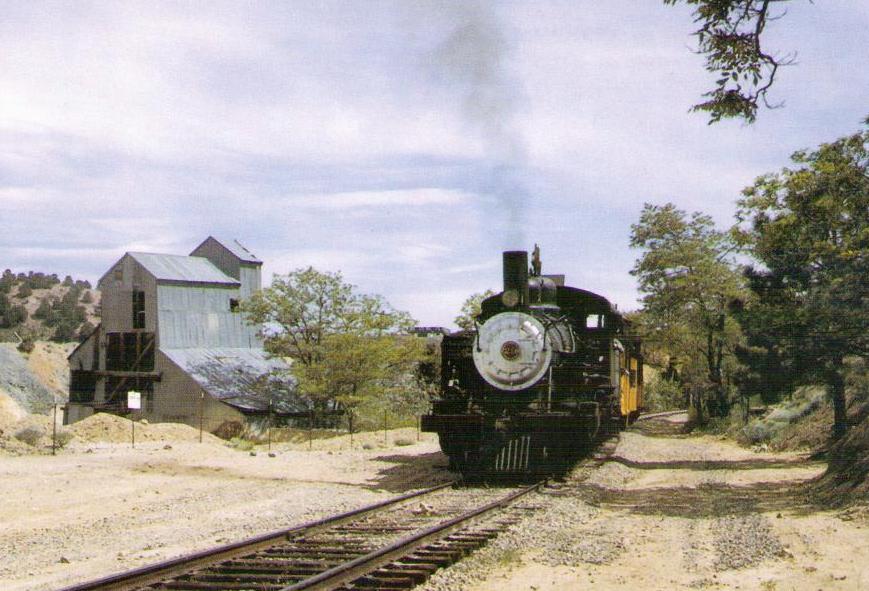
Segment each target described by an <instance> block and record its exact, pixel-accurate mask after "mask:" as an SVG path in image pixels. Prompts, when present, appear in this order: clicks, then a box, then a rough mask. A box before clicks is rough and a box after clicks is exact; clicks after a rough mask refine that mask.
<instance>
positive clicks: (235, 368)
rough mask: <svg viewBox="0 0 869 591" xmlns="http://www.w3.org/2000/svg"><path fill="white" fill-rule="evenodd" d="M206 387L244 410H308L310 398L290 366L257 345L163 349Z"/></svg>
mask: <svg viewBox="0 0 869 591" xmlns="http://www.w3.org/2000/svg"><path fill="white" fill-rule="evenodd" d="M161 352H162V353H163V354H164V355H166V356H167V357H168V358H169V359H171V360H172V362H173V363H174V364H175V365H177V366H178V367H180V368H181V369H182V370H184V371H185V372H187V373H188V374H189V375H190V377H192V378H193V379H194V380H195V381H196V383H198V384H199V385H200V386H201V387H202V389H203V390H205V391H206V392H208V393H209V394H210V395H211V396H214V397H215V398H217V399H218V400H221V401H222V402H225V403H226V404H229V405H232V406H234V407H237V408H238V409H240V410H242V411H245V410H247V411H266V410H268V408H269V400H270V399H271V402H272V409H273V410H274V411H275V412H278V413H306V412H308V411H309V410H310V408H311V407H310V404H309V403H308V401H307V400H305V399H304V398H302V397H301V396H299V394H298V393H297V392H296V381H295V379H294V378H293V377H292V376H291V375H290V374H289V372H288V370H289V366H288V365H287V364H286V363H284V362H283V361H281V360H280V359H275V358H269V357H268V355H267V354H266V352H265V351H264V350H263V349H257V348H201V349H161Z"/></svg>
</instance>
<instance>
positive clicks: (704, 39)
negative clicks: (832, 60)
mask: <svg viewBox="0 0 869 591" xmlns="http://www.w3.org/2000/svg"><path fill="white" fill-rule="evenodd" d="M788 1H789V0H664V4H670V5H675V4H681V3H684V4H687V5H689V6H692V7H694V22H695V23H697V25H698V28H697V30H695V31H694V36H696V37H697V53H700V54H702V55H704V56H705V57H706V70H707V71H709V72H712V73H714V74H715V75H716V76H718V78H717V79H716V81H715V87H714V88H713V89H712V90H710V91H709V92H707V93H705V94H704V95H703V96H705V97H707V99H708V100H705V101H703V102H701V103H698V104H696V105H694V107H693V108H692V110H693V111H701V112H705V113H708V114H709V123H715V122H717V121H720V120H721V119H722V118H733V117H736V118H741V119H743V120H745V121H747V122H749V123H752V122H754V120H755V118H756V117H757V109H758V107H759V105H760V104H761V103H762V104H763V105H765V106H766V107H767V108H775V107H777V106H780V105H773V104H770V103H769V101H768V100H767V92H768V91H769V89H770V88H771V87H772V85H773V83H774V82H775V78H776V74H777V73H778V70H779V68H780V67H782V66H785V65H790V64H792V63H793V61H794V56H793V55H786V56H782V57H780V56H778V55H776V54H775V53H772V52H769V51H768V50H766V49H764V48H763V47H762V43H761V41H762V37H763V32H764V30H765V29H766V26H767V24H769V22H770V21H771V20H775V19H777V18H778V17H780V16H783V14H784V10H781V12H780V13H777V14H772V13H771V12H770V11H771V9H772V8H773V7H774V6H779V7H780V6H782V5H783V4H785V3H787V2H788Z"/></svg>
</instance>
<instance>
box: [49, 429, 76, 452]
mask: <svg viewBox="0 0 869 591" xmlns="http://www.w3.org/2000/svg"><path fill="white" fill-rule="evenodd" d="M73 437H75V435H73V434H72V431H69V430H67V429H61V430H60V431H58V432H57V436H56V438H55V440H54V441H55V445H57V448H58V449H63V448H64V447H66V445H67V444H68V443H69V442H70V441H72V440H73Z"/></svg>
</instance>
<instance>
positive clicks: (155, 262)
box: [64, 237, 309, 431]
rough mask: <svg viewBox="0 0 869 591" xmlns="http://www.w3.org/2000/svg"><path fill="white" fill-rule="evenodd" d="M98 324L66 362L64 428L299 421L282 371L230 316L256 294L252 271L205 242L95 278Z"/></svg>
mask: <svg viewBox="0 0 869 591" xmlns="http://www.w3.org/2000/svg"><path fill="white" fill-rule="evenodd" d="M97 287H98V288H99V290H100V291H101V292H102V323H101V324H100V325H99V326H97V328H96V329H95V330H94V331H93V333H92V334H91V335H90V336H89V337H88V338H87V339H86V340H85V341H84V342H82V343H81V344H80V345H79V346H78V347H77V348H76V349H75V350H74V351H73V352H72V353H71V354H70V355H69V358H68V359H69V370H70V386H69V404H68V405H67V409H66V413H65V415H64V418H65V422H66V423H73V422H75V421H79V420H81V419H83V418H86V417H88V416H90V415H91V414H93V413H95V412H110V413H115V414H121V415H129V414H130V412H131V409H129V408H128V407H127V400H128V396H127V393H128V392H130V391H137V392H140V393H141V409H140V410H135V412H134V413H133V414H132V416H134V417H135V418H137V419H138V418H144V419H147V420H149V421H150V422H177V423H187V424H189V425H193V426H197V427H198V426H199V425H200V424H201V425H202V426H203V428H204V429H206V430H208V431H214V430H217V429H219V428H220V427H221V426H222V425H225V424H233V423H242V424H248V425H249V424H251V423H256V422H260V423H261V422H262V421H263V420H264V419H265V417H275V416H278V417H294V416H306V415H307V413H308V412H309V405H308V403H307V402H306V401H305V400H304V399H303V398H302V397H300V396H299V395H298V394H297V393H296V390H295V382H294V380H293V379H292V377H290V375H289V371H288V370H289V366H288V365H287V363H286V362H284V361H283V360H281V359H276V358H272V357H270V356H269V355H268V354H267V353H266V352H265V350H264V349H263V344H262V341H261V339H260V338H259V336H258V334H257V333H258V330H257V329H258V327H256V326H251V325H249V324H247V323H246V322H245V320H244V317H243V315H242V314H241V313H240V311H239V304H240V302H241V301H242V300H243V299H246V298H248V297H250V295H251V294H253V293H254V292H256V291H257V290H259V289H261V287H262V261H260V260H259V259H258V258H257V257H256V256H254V255H253V254H252V253H251V252H249V251H248V250H247V249H246V248H245V247H243V246H242V245H241V244H239V243H238V242H236V241H234V240H217V239H215V238H213V237H209V238H207V239H206V240H205V241H204V242H202V244H200V245H199V246H197V247H196V248H195V249H194V250H193V252H191V253H190V255H189V256H179V255H170V254H152V253H144V252H127V253H126V254H124V256H122V257H121V258H120V260H118V261H117V262H116V263H115V264H113V265H112V266H111V267H110V268H109V270H108V271H107V272H106V273H105V275H103V276H102V277H101V278H100V280H99V282H98V285H97Z"/></svg>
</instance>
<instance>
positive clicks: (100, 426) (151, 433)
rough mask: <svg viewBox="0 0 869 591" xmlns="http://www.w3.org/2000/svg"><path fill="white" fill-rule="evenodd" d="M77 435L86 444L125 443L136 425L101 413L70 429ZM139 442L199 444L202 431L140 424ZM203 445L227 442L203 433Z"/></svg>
mask: <svg viewBox="0 0 869 591" xmlns="http://www.w3.org/2000/svg"><path fill="white" fill-rule="evenodd" d="M70 431H72V433H73V435H75V436H76V438H77V439H78V440H80V441H82V442H85V443H125V442H127V441H130V438H131V431H132V425H131V421H130V420H129V419H125V418H124V417H119V416H117V415H112V414H107V413H97V414H95V415H93V416H90V417H88V418H86V419H84V420H82V421H79V422H77V423H73V424H72V425H71V426H70ZM136 441H152V442H158V443H172V442H185V441H186V442H198V441H199V429H196V428H194V427H191V426H190V425H184V424H181V423H153V424H152V423H139V422H137V423H136ZM202 441H203V443H213V444H217V445H223V444H224V441H223V440H222V439H220V438H218V437H215V436H214V435H212V434H211V433H207V432H206V433H203V434H202Z"/></svg>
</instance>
